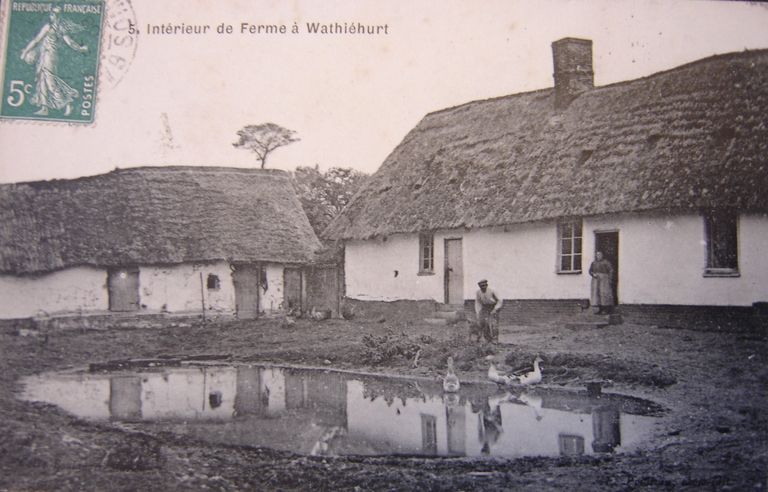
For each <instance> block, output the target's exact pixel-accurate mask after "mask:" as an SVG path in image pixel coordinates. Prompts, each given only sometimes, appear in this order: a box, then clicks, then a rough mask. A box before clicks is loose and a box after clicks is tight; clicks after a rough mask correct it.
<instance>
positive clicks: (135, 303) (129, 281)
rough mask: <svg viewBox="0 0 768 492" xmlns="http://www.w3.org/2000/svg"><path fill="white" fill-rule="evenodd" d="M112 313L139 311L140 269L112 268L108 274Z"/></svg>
mask: <svg viewBox="0 0 768 492" xmlns="http://www.w3.org/2000/svg"><path fill="white" fill-rule="evenodd" d="M107 289H108V291H109V310H110V311H137V310H138V309H139V269H138V268H136V267H129V268H110V269H109V271H108V272H107Z"/></svg>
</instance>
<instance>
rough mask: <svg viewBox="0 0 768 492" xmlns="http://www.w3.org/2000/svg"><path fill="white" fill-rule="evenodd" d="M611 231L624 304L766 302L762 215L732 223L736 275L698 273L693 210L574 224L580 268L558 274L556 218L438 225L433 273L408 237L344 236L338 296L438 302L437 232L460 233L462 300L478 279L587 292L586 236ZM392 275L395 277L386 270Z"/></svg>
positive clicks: (545, 290)
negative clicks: (449, 227) (425, 271)
mask: <svg viewBox="0 0 768 492" xmlns="http://www.w3.org/2000/svg"><path fill="white" fill-rule="evenodd" d="M596 231H598V232H599V231H619V300H620V302H621V303H624V304H679V305H740V306H749V305H751V304H752V303H753V302H757V301H768V255H766V254H764V249H765V247H766V246H768V217H766V216H764V215H742V216H741V217H740V220H739V270H740V273H741V275H740V277H735V278H733V277H729V278H715V277H704V275H703V274H704V268H705V266H706V243H705V234H704V220H703V218H702V217H701V216H699V215H696V214H688V215H674V216H670V215H663V214H627V215H616V216H608V217H600V218H587V219H584V223H583V237H584V239H583V248H582V249H583V251H584V257H583V259H582V267H583V272H582V273H581V274H558V273H557V260H558V259H557V226H556V222H538V223H533V224H520V225H514V226H509V227H506V228H487V229H479V230H470V231H464V230H457V231H438V232H436V233H435V253H434V254H435V274H434V275H426V276H424V275H419V274H418V267H419V265H418V261H419V260H418V258H419V240H418V235H417V234H397V235H393V236H389V237H388V238H387V240H386V241H384V240H382V239H375V240H370V241H349V242H348V243H347V245H346V250H345V269H346V270H345V277H346V292H347V296H349V297H351V298H355V299H361V300H379V301H392V300H397V299H433V300H435V301H438V302H443V301H444V284H443V265H444V239H445V238H446V237H462V238H463V263H464V265H463V267H464V298H465V299H471V298H473V297H474V294H475V292H476V290H477V286H476V282H477V281H478V280H479V279H480V278H487V279H488V280H489V282H490V285H491V286H492V288H494V289H495V290H496V291H497V292H498V293H499V295H500V296H501V297H503V298H506V299H577V298H588V297H589V283H590V277H589V275H588V274H587V269H588V268H589V263H590V262H591V261H592V260H593V252H594V233H595V232H596ZM395 270H397V272H398V274H397V276H395V274H394V272H395Z"/></svg>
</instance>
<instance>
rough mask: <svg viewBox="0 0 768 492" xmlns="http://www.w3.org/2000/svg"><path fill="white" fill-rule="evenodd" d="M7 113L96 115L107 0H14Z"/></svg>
mask: <svg viewBox="0 0 768 492" xmlns="http://www.w3.org/2000/svg"><path fill="white" fill-rule="evenodd" d="M9 4H10V5H7V6H6V7H7V9H6V19H5V20H6V25H5V53H4V61H3V73H2V77H3V79H2V80H3V96H2V97H3V99H2V105H0V116H1V117H3V118H12V119H26V120H42V121H67V122H74V123H89V122H92V121H93V116H94V110H95V106H96V92H97V85H98V70H99V47H100V45H101V32H102V25H103V23H102V19H103V17H104V0H66V1H61V0H48V1H46V0H36V1H21V0H11V1H10V2H9Z"/></svg>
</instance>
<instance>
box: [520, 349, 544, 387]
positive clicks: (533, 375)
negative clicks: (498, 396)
mask: <svg viewBox="0 0 768 492" xmlns="http://www.w3.org/2000/svg"><path fill="white" fill-rule="evenodd" d="M542 362H543V360H542V358H541V357H539V356H538V355H537V356H536V358H535V359H533V371H531V372H526V373H525V374H521V375H520V376H518V377H517V380H518V382H519V383H520V384H521V385H523V386H530V385H532V384H539V383H540V382H541V363H542Z"/></svg>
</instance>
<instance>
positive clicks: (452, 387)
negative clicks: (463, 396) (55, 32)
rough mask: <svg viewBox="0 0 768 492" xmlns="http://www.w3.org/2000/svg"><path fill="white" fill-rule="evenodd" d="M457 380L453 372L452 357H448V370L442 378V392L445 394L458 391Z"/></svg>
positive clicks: (458, 384)
mask: <svg viewBox="0 0 768 492" xmlns="http://www.w3.org/2000/svg"><path fill="white" fill-rule="evenodd" d="M459 386H460V383H459V378H458V377H457V376H456V373H455V372H454V371H453V357H448V370H447V372H446V373H445V377H444V378H443V391H445V392H446V393H456V392H457V391H459Z"/></svg>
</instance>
